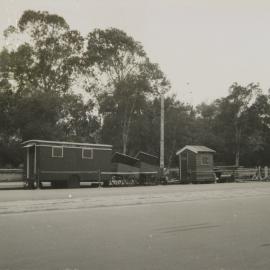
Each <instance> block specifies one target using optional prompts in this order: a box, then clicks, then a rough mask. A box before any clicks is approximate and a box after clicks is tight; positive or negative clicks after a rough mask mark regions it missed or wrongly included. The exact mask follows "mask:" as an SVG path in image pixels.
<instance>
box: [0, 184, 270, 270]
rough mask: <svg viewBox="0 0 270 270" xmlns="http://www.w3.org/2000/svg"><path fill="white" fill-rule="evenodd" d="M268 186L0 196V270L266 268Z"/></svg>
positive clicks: (11, 192) (269, 247)
mask: <svg viewBox="0 0 270 270" xmlns="http://www.w3.org/2000/svg"><path fill="white" fill-rule="evenodd" d="M269 254H270V183H231V184H213V185H175V186H154V187H133V188H106V189H105V188H97V189H74V190H64V189H63V190H2V191H0V269H1V270H2V269H10V270H11V269H27V270H31V269H58V270H61V269H65V270H67V269H69V270H71V269H72V270H75V269H77V270H81V269H93V270H103V269H104V270H105V269H110V270H111V269H113V270H114V269H115V270H133V269H134V270H140V269H145V270H159V269H160V270H164V269H167V270H171V269H172V270H174V269H175V270H179V269H185V270H186V269H200V270H203V269H210V270H211V269H219V270H222V269H224V270H225V269H240V270H241V269H252V270H254V269H267V270H269V269H270V256H269Z"/></svg>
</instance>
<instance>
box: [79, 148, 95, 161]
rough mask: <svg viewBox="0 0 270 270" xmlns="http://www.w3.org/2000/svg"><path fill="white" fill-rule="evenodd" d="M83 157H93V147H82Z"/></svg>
mask: <svg viewBox="0 0 270 270" xmlns="http://www.w3.org/2000/svg"><path fill="white" fill-rule="evenodd" d="M82 158H83V159H93V149H89V148H88V149H82Z"/></svg>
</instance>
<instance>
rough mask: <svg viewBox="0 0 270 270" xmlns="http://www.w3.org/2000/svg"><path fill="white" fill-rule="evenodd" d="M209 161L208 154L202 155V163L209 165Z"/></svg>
mask: <svg viewBox="0 0 270 270" xmlns="http://www.w3.org/2000/svg"><path fill="white" fill-rule="evenodd" d="M209 164H210V161H209V156H206V155H204V156H202V165H209Z"/></svg>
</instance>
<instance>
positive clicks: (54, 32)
mask: <svg viewBox="0 0 270 270" xmlns="http://www.w3.org/2000/svg"><path fill="white" fill-rule="evenodd" d="M14 35H16V36H21V41H20V43H19V46H18V47H17V48H16V47H15V48H11V49H9V50H8V49H7V48H6V49H5V50H6V52H8V54H9V58H10V60H9V63H8V64H6V65H5V66H2V67H1V68H2V69H4V70H1V71H2V72H3V71H5V72H8V73H9V79H10V80H11V81H14V82H15V83H16V90H17V91H29V90H31V91H36V90H38V91H43V92H47V93H50V92H59V93H66V92H67V91H68V90H70V88H71V86H72V83H73V82H74V81H75V78H76V76H75V74H76V71H77V69H78V67H79V65H80V56H81V53H82V49H83V38H82V37H81V35H80V33H79V32H78V31H73V30H70V29H69V26H68V24H67V23H66V21H65V20H64V19H63V18H62V17H60V16H58V15H54V14H49V13H48V12H40V11H32V10H27V11H25V12H24V13H23V15H22V16H21V18H20V20H19V21H18V28H15V27H14V26H13V27H12V26H11V27H9V28H8V29H7V30H6V31H5V36H6V38H9V37H10V38H11V36H14ZM1 60H2V59H1Z"/></svg>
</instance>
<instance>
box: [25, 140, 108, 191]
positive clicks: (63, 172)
mask: <svg viewBox="0 0 270 270" xmlns="http://www.w3.org/2000/svg"><path fill="white" fill-rule="evenodd" d="M22 144H23V147H24V149H25V164H24V177H25V179H26V182H27V183H28V184H29V186H34V185H35V184H36V185H37V186H38V187H39V186H40V184H41V183H42V182H51V184H52V186H53V187H62V186H63V187H64V186H68V187H79V186H80V182H100V181H101V179H100V171H107V170H109V168H110V164H111V154H112V146H111V145H104V144H89V143H75V142H59V141H44V140H30V141H25V142H23V143H22Z"/></svg>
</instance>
